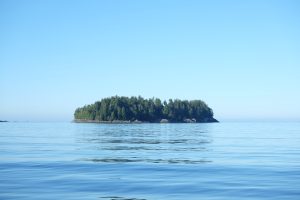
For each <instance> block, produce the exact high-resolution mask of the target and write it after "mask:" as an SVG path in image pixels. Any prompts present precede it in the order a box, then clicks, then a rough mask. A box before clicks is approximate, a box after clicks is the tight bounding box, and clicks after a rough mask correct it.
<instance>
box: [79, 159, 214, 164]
mask: <svg viewBox="0 0 300 200" xmlns="http://www.w3.org/2000/svg"><path fill="white" fill-rule="evenodd" d="M84 161H92V162H99V163H101V162H103V163H130V162H147V163H169V164H171V163H173V164H199V163H208V162H211V161H209V160H180V159H125V158H103V159H84Z"/></svg>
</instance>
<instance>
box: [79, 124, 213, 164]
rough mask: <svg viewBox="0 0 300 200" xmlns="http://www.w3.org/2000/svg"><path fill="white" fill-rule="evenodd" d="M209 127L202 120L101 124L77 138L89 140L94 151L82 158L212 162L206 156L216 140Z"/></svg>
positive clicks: (120, 160)
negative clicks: (213, 140)
mask: <svg viewBox="0 0 300 200" xmlns="http://www.w3.org/2000/svg"><path fill="white" fill-rule="evenodd" d="M207 128H208V126H206V125H203V126H201V125H199V124H197V125H196V126H193V125H191V124H188V125H186V126H185V125H182V124H181V125H180V126H176V125H172V126H169V125H166V124H162V125H157V124H155V125H151V124H149V125H147V124H142V125H113V126H103V125H99V126H98V127H97V128H96V129H94V131H92V132H89V134H81V135H79V137H78V138H79V140H78V141H77V142H78V143H85V144H87V146H85V150H87V148H88V149H90V150H91V151H92V152H93V154H88V155H87V157H85V158H82V159H81V160H82V161H90V162H98V163H131V162H135V163H136V162H142V163H166V164H200V163H208V162H212V161H211V159H209V158H207V156H206V155H207V152H209V151H210V149H211V148H210V144H211V143H212V136H211V135H210V134H209V131H208V130H207ZM78 150H80V149H78ZM95 152H96V153H95Z"/></svg>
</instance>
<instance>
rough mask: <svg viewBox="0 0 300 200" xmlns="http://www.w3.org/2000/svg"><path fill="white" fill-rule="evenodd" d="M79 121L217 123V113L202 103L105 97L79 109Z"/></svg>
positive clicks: (197, 101)
mask: <svg viewBox="0 0 300 200" xmlns="http://www.w3.org/2000/svg"><path fill="white" fill-rule="evenodd" d="M74 117H75V120H93V121H114V120H120V121H135V120H138V121H142V122H160V121H161V120H165V121H166V120H167V121H169V122H184V121H186V120H193V122H215V121H216V120H215V119H214V118H213V111H212V109H211V108H209V107H208V106H207V105H206V103H205V102H203V101H201V100H192V101H187V100H179V99H175V100H172V99H170V100H169V101H168V102H167V101H163V102H162V101H161V100H160V99H158V98H151V99H144V98H142V97H140V96H139V97H130V98H129V97H119V96H113V97H110V98H104V99H102V100H101V101H97V102H95V103H94V104H91V105H86V106H84V107H82V108H77V109H76V111H75V113H74Z"/></svg>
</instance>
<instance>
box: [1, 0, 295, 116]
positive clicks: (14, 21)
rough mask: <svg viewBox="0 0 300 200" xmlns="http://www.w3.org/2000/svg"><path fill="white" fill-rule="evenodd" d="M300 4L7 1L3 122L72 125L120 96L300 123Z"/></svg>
mask: <svg viewBox="0 0 300 200" xmlns="http://www.w3.org/2000/svg"><path fill="white" fill-rule="evenodd" d="M299 8H300V2H299V1H296V0H286V1H283V0H282V1H276V0H275V1H274V0H265V1H259V0H254V1H233V0H230V1H216V0H213V1H205V2H204V1H173V0H172V1H171V0H168V1H131V0H129V1H96V0H95V1H94V0H91V1H71V0H68V1H66V0H65V1H59V0H51V1H50V0H46V1H37V0H35V1H33V0H29V1H20V0H16V1H10V0H2V1H0V30H1V31H0V120H10V121H15V120H16V121H69V120H72V119H73V113H74V111H75V109H76V108H77V107H81V106H83V105H85V104H90V103H94V102H95V101H96V100H100V99H101V98H104V97H110V96H114V95H119V96H138V95H141V96H143V97H145V98H151V97H158V98H161V99H166V100H167V99H169V98H179V99H187V100H191V99H201V100H204V101H205V102H206V103H207V104H208V105H209V106H210V107H211V108H212V109H213V111H214V113H215V118H216V119H219V120H221V121H222V120H230V119H235V120H248V119H253V120H284V121H289V120H298V121H299V120H300V104H299V102H300V93H299V86H300V56H299V55H300V37H299V35H300V23H299V20H300V13H299Z"/></svg>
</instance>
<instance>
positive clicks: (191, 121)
mask: <svg viewBox="0 0 300 200" xmlns="http://www.w3.org/2000/svg"><path fill="white" fill-rule="evenodd" d="M183 122H185V123H196V122H197V120H196V119H195V118H193V119H184V120H183Z"/></svg>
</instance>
